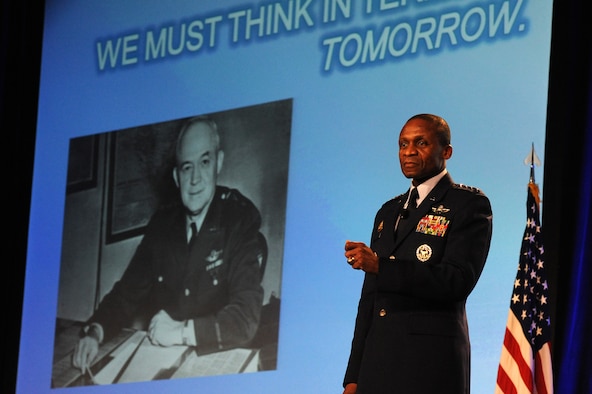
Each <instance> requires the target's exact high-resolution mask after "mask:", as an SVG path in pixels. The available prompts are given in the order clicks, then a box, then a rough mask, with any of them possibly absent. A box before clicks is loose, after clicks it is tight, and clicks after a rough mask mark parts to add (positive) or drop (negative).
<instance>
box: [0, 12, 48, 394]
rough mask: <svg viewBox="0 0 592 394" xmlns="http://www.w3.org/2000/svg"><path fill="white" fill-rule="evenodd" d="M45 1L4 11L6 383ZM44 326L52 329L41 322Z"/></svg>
mask: <svg viewBox="0 0 592 394" xmlns="http://www.w3.org/2000/svg"><path fill="white" fill-rule="evenodd" d="M43 5H44V3H43V1H40V0H39V1H35V0H2V6H1V7H2V8H1V14H0V32H1V33H0V35H1V37H0V39H1V41H0V42H1V44H0V91H1V93H0V111H1V112H0V124H1V128H0V132H1V134H2V139H1V141H2V152H3V153H2V158H3V160H2V164H3V168H4V170H3V171H4V174H5V175H4V180H3V184H2V197H3V198H2V204H4V205H3V206H4V212H3V214H2V228H3V230H4V231H3V233H2V248H1V249H2V279H3V280H2V283H3V284H2V291H3V295H2V311H1V312H0V314H1V316H2V319H1V320H2V324H1V325H0V326H1V328H2V330H1V332H2V333H1V334H0V338H2V351H1V352H0V353H2V356H1V357H2V364H1V365H2V367H1V369H2V386H1V387H0V392H2V393H12V392H14V391H15V386H16V367H17V360H18V346H19V336H20V335H19V333H20V327H21V310H22V297H23V284H24V277H25V261H26V251H27V233H28V224H29V205H30V201H31V197H30V195H31V181H32V171H33V150H34V141H35V129H36V124H37V122H36V116H37V97H38V89H39V70H40V56H41V37H42V31H43ZM39 329H40V330H44V329H45V330H53V329H52V328H51V327H40V328H39Z"/></svg>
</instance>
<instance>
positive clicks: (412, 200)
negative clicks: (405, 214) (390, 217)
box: [407, 187, 419, 210]
mask: <svg viewBox="0 0 592 394" xmlns="http://www.w3.org/2000/svg"><path fill="white" fill-rule="evenodd" d="M418 197H419V193H418V192H417V188H416V187H414V188H413V189H411V194H410V195H409V204H408V205H407V209H409V210H412V209H416V208H417V198H418Z"/></svg>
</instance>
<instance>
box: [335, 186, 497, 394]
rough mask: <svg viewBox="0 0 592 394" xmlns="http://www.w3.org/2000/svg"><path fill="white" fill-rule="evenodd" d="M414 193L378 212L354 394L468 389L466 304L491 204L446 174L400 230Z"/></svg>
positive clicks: (488, 229) (353, 370)
mask: <svg viewBox="0 0 592 394" xmlns="http://www.w3.org/2000/svg"><path fill="white" fill-rule="evenodd" d="M408 193H409V192H407V193H406V194H404V195H401V196H398V197H396V198H394V199H392V200H390V201H388V202H386V203H385V204H384V205H383V206H382V208H381V209H380V210H379V211H378V213H377V214H376V219H375V222H374V229H373V231H372V240H371V248H372V249H373V250H374V252H375V253H376V254H377V255H378V257H379V260H380V263H379V264H380V265H379V273H378V274H368V273H367V274H366V275H365V278H364V284H363V287H362V294H361V298H360V302H359V305H358V315H357V318H356V326H355V331H354V337H353V340H352V349H351V354H350V358H349V362H348V367H347V370H346V375H345V379H344V383H349V382H357V383H358V391H357V394H381V393H384V394H393V393H396V394H434V393H438V394H448V393H450V394H466V393H469V385H470V344H469V332H468V326H467V318H466V312H465V302H466V299H467V297H468V296H469V294H470V293H471V291H472V290H473V288H474V286H475V284H476V283H477V280H478V279H479V276H480V275H481V271H482V270H483V266H484V264H485V260H486V258H487V254H488V252H489V245H490V241H491V233H492V212H491V205H490V202H489V200H488V198H487V197H486V196H485V195H484V194H483V193H482V192H481V191H479V190H478V189H476V188H472V187H467V186H463V185H458V184H454V183H453V181H452V178H451V177H450V175H449V174H446V175H445V176H444V177H443V178H442V179H441V180H440V181H439V182H438V183H437V184H436V186H435V187H434V188H433V189H432V191H431V192H430V193H429V194H428V195H427V196H426V197H425V199H424V200H423V201H422V203H421V204H420V206H419V207H417V209H415V210H411V211H410V212H409V214H408V216H407V217H406V218H405V219H400V221H399V224H398V227H397V231H396V232H395V223H396V221H397V217H398V216H399V215H400V214H401V213H402V212H403V205H404V203H405V201H406V200H407V195H408Z"/></svg>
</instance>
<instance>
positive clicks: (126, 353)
mask: <svg viewBox="0 0 592 394" xmlns="http://www.w3.org/2000/svg"><path fill="white" fill-rule="evenodd" d="M144 338H146V332H145V331H137V332H135V333H134V334H133V335H132V336H131V337H129V338H128V339H127V340H126V341H125V342H124V343H122V344H121V345H120V346H119V347H118V348H117V349H115V350H113V352H112V353H111V354H110V357H112V358H113V359H112V360H111V361H110V362H109V363H108V364H107V365H106V366H105V367H104V368H103V369H101V370H100V371H99V372H98V373H97V374H95V379H94V380H95V383H96V384H111V383H113V382H114V380H115V378H116V377H117V375H118V374H119V372H120V371H121V369H122V368H123V367H124V365H125V363H126V362H127V361H128V360H129V358H130V357H131V356H132V354H134V351H135V350H136V349H137V348H138V346H139V345H140V343H141V342H142V340H143V339H144Z"/></svg>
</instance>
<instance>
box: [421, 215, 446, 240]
mask: <svg viewBox="0 0 592 394" xmlns="http://www.w3.org/2000/svg"><path fill="white" fill-rule="evenodd" d="M449 224H450V219H447V218H446V217H445V216H440V215H425V216H424V217H422V218H421V220H420V221H419V223H418V224H417V227H416V229H415V232H417V233H422V234H427V235H434V236H436V237H443V236H444V234H446V230H448V225H449Z"/></svg>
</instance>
